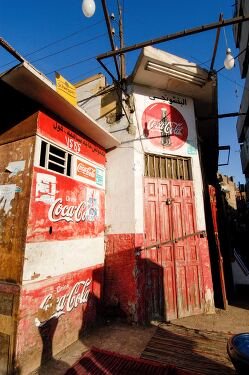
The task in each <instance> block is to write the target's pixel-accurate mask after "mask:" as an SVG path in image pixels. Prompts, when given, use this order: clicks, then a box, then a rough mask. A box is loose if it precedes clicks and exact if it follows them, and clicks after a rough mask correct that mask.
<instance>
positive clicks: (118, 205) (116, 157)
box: [106, 143, 135, 234]
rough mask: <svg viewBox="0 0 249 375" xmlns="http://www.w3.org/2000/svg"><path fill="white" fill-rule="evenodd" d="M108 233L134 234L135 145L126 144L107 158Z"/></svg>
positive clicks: (108, 154) (110, 153)
mask: <svg viewBox="0 0 249 375" xmlns="http://www.w3.org/2000/svg"><path fill="white" fill-rule="evenodd" d="M106 159H107V163H106V228H107V233H108V234H110V233H112V234H114V233H116V234H118V233H134V230H135V218H134V206H135V194H134V191H135V183H134V181H135V180H134V150H133V144H132V143H131V145H130V144H125V145H123V146H120V147H119V148H118V149H116V150H113V151H111V152H109V153H107V156H106Z"/></svg>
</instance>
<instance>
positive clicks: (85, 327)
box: [16, 267, 103, 375]
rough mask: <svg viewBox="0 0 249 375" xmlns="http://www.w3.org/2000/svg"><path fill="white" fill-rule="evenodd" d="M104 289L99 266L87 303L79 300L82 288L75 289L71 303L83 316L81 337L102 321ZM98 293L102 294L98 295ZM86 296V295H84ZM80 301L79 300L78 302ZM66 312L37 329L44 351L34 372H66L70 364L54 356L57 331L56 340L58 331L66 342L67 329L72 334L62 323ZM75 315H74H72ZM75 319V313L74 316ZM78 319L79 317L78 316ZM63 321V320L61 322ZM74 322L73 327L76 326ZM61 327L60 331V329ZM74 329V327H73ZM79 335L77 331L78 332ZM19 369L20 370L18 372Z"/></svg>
mask: <svg viewBox="0 0 249 375" xmlns="http://www.w3.org/2000/svg"><path fill="white" fill-rule="evenodd" d="M102 290H103V267H99V268H97V269H96V270H93V271H92V291H90V292H89V294H88V298H87V303H83V304H80V303H79V300H80V298H81V297H82V296H80V290H75V293H76V294H75V295H73V296H72V298H71V303H72V302H73V299H74V301H75V303H78V305H77V307H75V308H74V311H76V309H78V313H77V316H79V315H80V316H81V318H80V321H81V328H80V330H79V332H78V337H79V338H80V337H81V336H82V335H84V334H86V333H87V332H88V331H90V330H91V329H92V328H93V327H95V326H97V325H98V324H99V323H100V322H101V313H102V308H101V305H100V303H101V302H100V301H101V298H102ZM95 293H96V294H98V295H99V296H100V298H99V297H97V296H96V295H95ZM84 297H85V296H84ZM77 301H78V302H77ZM70 313H72V311H67V312H66V315H67V322H70ZM66 315H65V314H62V315H61V316H60V317H59V318H57V317H51V318H50V319H49V320H47V321H45V322H44V323H43V324H41V325H40V326H39V327H38V328H37V329H38V331H39V335H40V337H41V340H42V352H41V362H40V366H39V368H38V369H37V370H36V371H35V372H34V374H39V375H48V374H50V372H49V371H50V370H51V368H53V369H56V371H55V373H53V375H56V374H60V375H61V374H64V373H65V372H66V370H67V369H68V368H70V366H69V365H68V363H66V362H64V361H61V360H57V359H55V358H54V352H55V350H54V342H53V341H54V337H55V334H56V332H57V337H56V340H57V341H58V333H59V334H60V335H62V336H64V337H61V340H63V342H66V340H65V335H66V331H65V330H66V329H67V330H68V332H69V336H70V334H71V332H70V327H68V325H67V322H64V324H61V325H60V327H59V324H60V320H63V319H65V318H66ZM72 316H73V315H72ZM73 319H75V315H74V318H73ZM76 319H78V318H77V317H76ZM61 323H62V322H61ZM73 323H74V322H72V327H73V326H74V324H73ZM58 329H59V331H58ZM72 329H73V328H72ZM76 336H77V332H76ZM70 344H71V342H69V344H68V345H70ZM16 371H17V372H16V374H18V373H21V369H19V370H16ZM18 371H19V372H18Z"/></svg>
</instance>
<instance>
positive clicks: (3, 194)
mask: <svg viewBox="0 0 249 375" xmlns="http://www.w3.org/2000/svg"><path fill="white" fill-rule="evenodd" d="M15 192H16V185H15V184H10V185H0V209H3V210H4V212H5V214H7V213H8V212H9V211H10V210H11V208H12V207H11V202H12V200H13V199H14V198H15Z"/></svg>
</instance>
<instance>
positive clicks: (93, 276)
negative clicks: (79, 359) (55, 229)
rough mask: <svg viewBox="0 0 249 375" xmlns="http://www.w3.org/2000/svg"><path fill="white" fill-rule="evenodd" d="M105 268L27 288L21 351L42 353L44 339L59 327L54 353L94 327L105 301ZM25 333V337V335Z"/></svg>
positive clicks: (22, 306) (21, 322) (22, 310)
mask: <svg viewBox="0 0 249 375" xmlns="http://www.w3.org/2000/svg"><path fill="white" fill-rule="evenodd" d="M102 286H103V265H96V266H94V267H91V268H88V269H84V270H79V271H76V272H70V273H67V274H64V275H61V276H58V277H54V278H52V279H47V280H44V281H42V282H34V283H32V284H27V285H24V286H23V288H22V291H21V299H20V320H19V326H18V330H19V332H20V333H21V334H20V335H19V336H18V337H19V338H18V344H17V351H18V352H19V355H20V356H24V357H25V355H26V350H27V349H28V350H29V351H30V350H33V351H34V352H39V351H40V352H41V350H42V344H41V336H42V335H43V333H44V332H47V331H48V330H49V328H51V325H52V324H55V327H56V329H55V332H54V336H53V337H52V342H51V345H53V353H54V354H55V353H56V352H58V351H60V350H62V349H63V348H64V347H66V346H68V345H69V344H70V343H71V342H73V341H75V340H76V339H77V338H78V336H79V334H80V331H82V332H83V331H84V329H87V328H90V327H91V326H93V325H94V323H95V320H96V316H97V314H98V308H99V306H100V301H101V298H102ZM23 332H25V335H23Z"/></svg>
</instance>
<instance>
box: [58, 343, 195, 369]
mask: <svg viewBox="0 0 249 375" xmlns="http://www.w3.org/2000/svg"><path fill="white" fill-rule="evenodd" d="M86 374H90V375H101V374H106V375H115V374H116V375H135V374H136V375H140V374H141V375H152V374H153V375H194V374H196V373H193V372H189V371H185V370H181V369H178V368H177V367H176V366H171V365H169V364H167V365H165V364H160V363H155V362H153V361H150V360H144V359H140V358H134V357H131V356H127V355H122V354H119V353H114V352H111V351H107V350H103V349H98V348H94V347H93V348H91V350H89V351H87V352H86V353H84V354H83V355H82V357H81V358H80V359H79V360H78V361H77V362H76V363H75V364H74V365H73V366H72V367H71V368H69V369H68V370H67V371H66V373H65V375H86Z"/></svg>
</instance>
